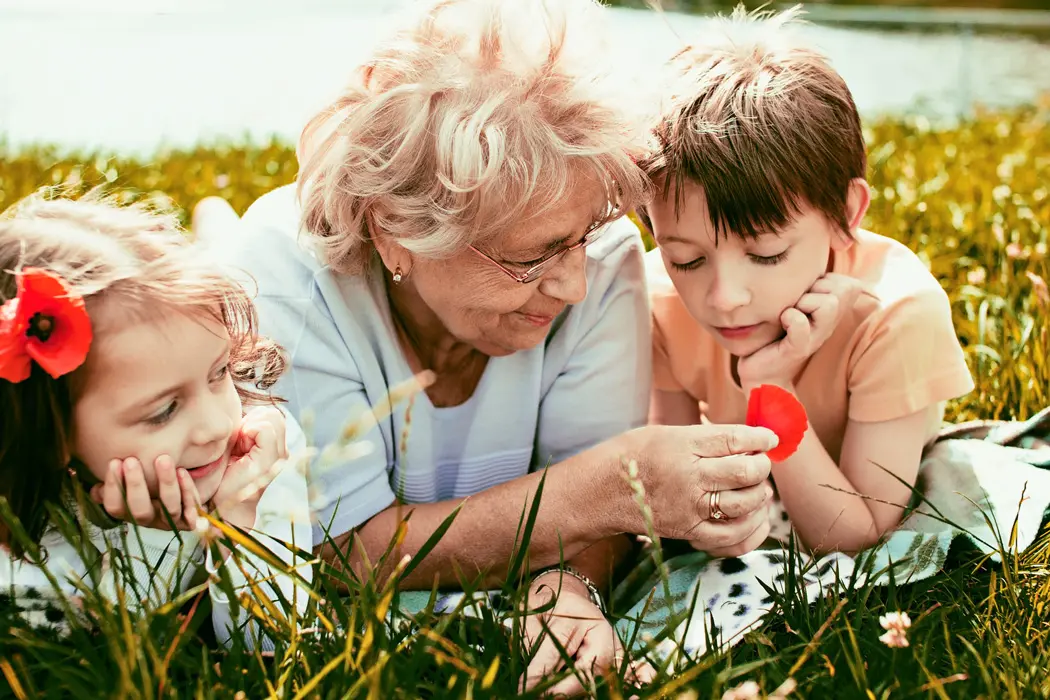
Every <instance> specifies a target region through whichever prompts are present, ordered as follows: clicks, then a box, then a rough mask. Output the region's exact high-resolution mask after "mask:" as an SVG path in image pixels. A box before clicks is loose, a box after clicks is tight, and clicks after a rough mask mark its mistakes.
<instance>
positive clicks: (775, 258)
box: [750, 250, 787, 265]
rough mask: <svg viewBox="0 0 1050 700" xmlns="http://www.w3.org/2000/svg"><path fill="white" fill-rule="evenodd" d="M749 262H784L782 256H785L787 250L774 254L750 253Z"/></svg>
mask: <svg viewBox="0 0 1050 700" xmlns="http://www.w3.org/2000/svg"><path fill="white" fill-rule="evenodd" d="M750 257H751V262H753V263H755V264H756V265H776V264H778V263H782V262H784V258H786V257H787V251H786V250H785V251H784V252H783V253H777V254H776V255H752V256H750Z"/></svg>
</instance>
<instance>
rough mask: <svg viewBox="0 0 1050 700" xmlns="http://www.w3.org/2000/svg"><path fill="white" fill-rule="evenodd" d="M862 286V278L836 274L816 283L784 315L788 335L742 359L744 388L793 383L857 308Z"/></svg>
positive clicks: (739, 368) (740, 365) (738, 368)
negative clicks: (850, 311)
mask: <svg viewBox="0 0 1050 700" xmlns="http://www.w3.org/2000/svg"><path fill="white" fill-rule="evenodd" d="M862 289H863V287H862V285H861V282H860V280H858V279H856V278H854V277H849V276H847V275H840V274H836V273H828V274H826V275H824V276H823V277H821V278H820V279H818V280H817V281H816V282H814V283H813V286H812V287H810V288H809V291H808V292H806V293H805V294H803V295H802V297H801V298H800V299H799V300H798V301H797V302H796V303H795V305H794V306H792V307H791V308H788V309H785V310H784V312H783V313H782V314H780V323H781V324H782V325H783V326H784V331H785V332H786V335H785V336H784V337H783V338H781V339H780V340H778V341H776V342H773V343H770V344H769V345H767V346H765V347H764V348H761V349H760V350H758V351H756V352H754V353H752V354H751V355H748V356H747V357H744V358H741V359H740V363H739V364H738V365H737V372H738V373H739V375H740V385H741V387H743V389H744V391H745V392H746V391H749V390H750V389H753V388H754V387H756V386H758V385H760V384H777V385H780V386H788V385H790V384H791V383H793V382H794V381H795V377H796V376H797V375H798V373H799V371H800V370H801V369H802V365H803V364H804V363H805V361H806V360H808V359H809V358H810V357H811V356H812V355H813V353H815V352H816V351H817V350H819V349H820V348H821V346H822V345H824V343H825V342H826V341H827V339H828V338H830V337H831V334H832V333H833V332H834V331H835V328H836V327H837V326H838V324H839V321H841V320H842V317H843V316H844V315H845V314H846V313H847V312H848V311H849V310H850V309H852V308H853V305H854V304H855V303H856V301H857V297H858V296H859V295H860V293H861V291H862Z"/></svg>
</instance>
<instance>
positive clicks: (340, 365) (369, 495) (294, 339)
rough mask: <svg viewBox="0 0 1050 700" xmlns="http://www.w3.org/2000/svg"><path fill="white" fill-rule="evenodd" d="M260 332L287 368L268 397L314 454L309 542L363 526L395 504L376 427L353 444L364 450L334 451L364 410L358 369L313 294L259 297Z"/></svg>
mask: <svg viewBox="0 0 1050 700" xmlns="http://www.w3.org/2000/svg"><path fill="white" fill-rule="evenodd" d="M257 303H258V307H259V317H260V319H265V320H263V321H261V325H262V327H263V330H264V332H266V333H267V334H268V335H269V336H270V337H272V338H274V339H275V340H277V341H278V342H279V343H281V344H282V345H283V346H284V347H285V349H286V350H287V351H288V354H289V358H290V367H289V369H288V371H287V372H286V373H285V375H284V377H282V378H281V379H280V380H279V381H278V382H277V384H275V385H274V387H273V393H274V394H275V395H277V396H281V397H282V398H284V399H286V400H287V401H288V409H289V411H290V412H291V413H292V415H294V416H297V417H298V419H299V421H300V423H301V424H303V425H304V426H306V427H307V429H308V430H309V434H308V435H307V437H308V439H309V440H310V444H311V445H312V446H313V447H314V448H316V450H317V451H318V456H317V458H315V459H314V460H312V462H311V464H310V466H309V470H308V473H307V476H308V481H309V486H310V491H311V494H312V498H311V506H312V510H313V511H314V516H315V517H316V519H317V520H316V522H315V525H314V534H313V541H314V542H316V543H319V542H321V541H323V540H324V538H325V531H326V530H328V532H329V533H330V534H331V535H332V536H333V537H334V536H337V535H340V534H342V533H344V532H348V531H349V530H352V529H353V528H355V527H357V526H358V525H360V524H361V523H363V522H365V521H367V520H368V519H369V518H371V517H372V516H373V515H375V514H376V513H379V512H380V511H382V510H384V509H385V508H386V507H387V506H389V505H391V504H392V503H393V502H394V492H393V489H392V488H391V487H390V479H389V473H388V470H387V467H388V455H387V450H386V441H385V440H384V438H383V435H382V433H381V431H380V429H379V426H378V425H377V424H375V423H368V424H367V425H368V426H371V427H369V428H368V429H367V430H366V431H365V432H363V434H355V435H353V439H354V441H362V442H366V443H368V444H369V445H370V449H369V450H368V451H364V450H360V451H358V452H356V453H355V454H354V455H353V456H352V457H351V455H350V453H349V452H348V451H347V450H345V449H343V450H339V449H337V447H338V445H339V444H340V443H341V441H342V436H343V435H344V432H345V431H346V430H347V428H348V427H349V426H351V424H352V423H354V422H358V424H361V423H360V419H361V417H362V416H364V415H366V414H367V413H368V412H370V411H371V404H370V403H369V399H368V396H367V394H366V391H365V386H364V382H363V380H362V377H361V374H360V372H359V371H358V364H357V362H356V361H355V358H354V357H353V356H352V355H351V353H350V350H349V349H348V348H347V345H346V342H345V341H344V340H343V338H342V336H341V335H340V332H339V329H338V328H337V327H336V324H335V322H334V320H333V319H332V317H331V315H330V314H329V313H328V310H327V306H326V305H325V303H324V301H323V300H322V299H321V298H320V294H319V293H315V295H314V297H313V298H311V299H307V300H297V299H291V298H286V297H277V296H274V297H265V296H264V297H260V298H259V300H258V302H257Z"/></svg>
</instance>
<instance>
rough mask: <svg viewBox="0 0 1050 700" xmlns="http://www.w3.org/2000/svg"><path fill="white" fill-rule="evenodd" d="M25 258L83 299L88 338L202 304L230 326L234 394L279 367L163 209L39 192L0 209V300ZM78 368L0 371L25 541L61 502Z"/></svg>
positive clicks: (241, 304)
mask: <svg viewBox="0 0 1050 700" xmlns="http://www.w3.org/2000/svg"><path fill="white" fill-rule="evenodd" d="M24 267H36V268H44V269H46V270H49V271H51V272H53V273H55V274H57V275H60V276H61V277H62V278H63V280H64V281H65V282H66V284H67V285H68V286H69V288H70V289H71V291H72V292H73V293H74V294H76V295H79V296H81V297H82V298H83V299H84V302H85V305H86V308H87V311H88V314H89V316H90V317H91V319H92V330H93V332H94V335H95V341H94V344H95V346H97V343H98V338H99V337H100V336H101V335H104V334H105V333H106V331H107V329H108V328H110V327H112V326H113V325H115V324H126V323H148V322H150V320H151V319H158V318H163V316H164V314H166V313H186V314H192V315H194V316H197V315H200V314H204V315H206V316H209V317H211V318H213V319H215V320H216V321H217V322H219V323H222V324H223V325H224V326H225V327H226V328H227V330H228V331H229V334H230V339H231V356H230V372H231V374H232V376H233V378H234V381H235V382H236V383H237V384H238V393H240V395H241V398H242V400H247V401H249V402H259V401H265V400H268V398H269V397H268V396H267V395H266V394H265V393H263V392H265V391H266V390H267V389H269V387H270V386H272V384H273V383H274V382H275V381H276V379H277V378H278V377H279V376H280V374H281V373H282V372H283V371H284V368H285V360H284V357H283V355H282V353H281V350H280V348H279V347H278V346H277V345H276V344H275V343H273V342H272V341H270V340H267V339H264V338H260V337H258V336H257V334H256V330H255V329H256V328H257V325H258V323H257V317H256V311H255V307H254V305H253V304H252V302H251V299H249V297H248V295H247V293H246V292H245V290H244V289H243V288H242V287H241V286H240V285H239V284H238V283H237V282H236V281H234V280H233V279H231V277H229V276H228V275H227V274H226V273H225V272H224V270H223V269H222V268H221V267H220V266H219V264H218V263H217V262H213V261H212V260H210V259H209V258H208V257H207V256H205V255H204V254H202V253H201V251H199V250H196V249H195V248H194V247H193V245H192V243H191V241H190V240H189V239H188V238H187V237H186V236H185V235H184V233H183V231H182V229H181V228H180V226H179V223H178V221H177V219H176V218H175V217H174V216H172V215H171V214H169V213H165V212H161V211H155V210H151V209H148V208H146V207H144V206H141V205H120V204H118V203H117V202H116V200H115V199H113V198H107V197H104V196H102V195H99V194H97V193H90V194H88V195H86V196H85V197H83V198H81V199H76V200H74V199H63V198H59V199H51V198H49V197H48V196H47V195H46V194H45V193H43V192H41V193H38V194H36V195H34V196H31V197H28V198H26V199H24V200H22V201H21V202H19V203H17V204H16V205H15V206H13V207H12V208H11V209H9V210H7V211H6V212H4V213H3V214H2V215H0V304H3V303H4V302H6V301H8V300H9V299H12V298H13V297H14V296H15V294H16V293H17V289H16V277H15V274H14V273H15V272H17V271H18V270H20V269H21V268H24ZM100 311H102V313H100ZM84 371H85V370H84V367H83V366H81V368H80V369H78V370H76V371H74V372H72V373H71V374H68V375H65V376H63V377H60V378H58V379H53V378H52V377H50V376H49V375H48V374H47V373H46V372H44V371H43V370H42V369H41V368H40V367H38V366H36V365H35V364H34V365H33V368H32V373H31V375H30V377H29V378H28V379H26V380H25V381H22V382H19V383H17V384H13V383H11V382H7V381H4V380H0V496H3V497H6V498H7V500H8V502H9V504H10V506H11V509H12V511H13V512H14V514H15V516H17V517H18V518H19V520H21V523H22V526H23V527H25V528H26V530H27V532H28V534H29V536H30V537H31V538H33V539H34V541H39V538H40V536H42V534H43V532H44V529H45V527H46V525H47V512H46V507H45V506H46V505H47V504H48V503H52V504H55V505H60V504H61V495H62V493H63V489H64V488H65V487H66V486H68V485H69V481H68V480H69V467H70V465H71V460H72V456H71V454H70V449H71V442H72V433H73V406H74V404H75V402H76V398H77V392H78V391H79V389H80V388H81V387H82V386H83V379H84V377H83V373H84ZM245 385H254V387H255V389H257V390H258V391H253V390H251V389H249V388H247V387H246V386H245ZM5 530H6V528H5V527H3V525H2V524H0V542H2V541H4V540H5V539H9V538H8V537H7V536H6V534H7V533H6V532H5ZM12 546H13V547H14V543H12ZM14 548H15V549H16V551H18V548H17V547H14Z"/></svg>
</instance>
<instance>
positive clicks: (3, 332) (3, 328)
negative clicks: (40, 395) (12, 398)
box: [0, 297, 32, 384]
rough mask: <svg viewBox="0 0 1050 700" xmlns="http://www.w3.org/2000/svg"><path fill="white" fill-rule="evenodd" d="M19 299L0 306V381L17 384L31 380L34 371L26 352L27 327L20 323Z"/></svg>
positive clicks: (10, 300)
mask: <svg viewBox="0 0 1050 700" xmlns="http://www.w3.org/2000/svg"><path fill="white" fill-rule="evenodd" d="M18 306H19V304H18V298H17V297H16V298H14V299H9V300H8V301H7V302H6V303H4V305H3V306H0V379H6V380H7V381H9V382H13V383H15V384H17V383H18V382H21V381H24V380H26V379H28V378H29V374H30V372H31V371H32V366H31V361H30V357H29V355H27V354H26V352H25V332H26V328H25V325H24V324H22V323H19V314H18Z"/></svg>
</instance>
